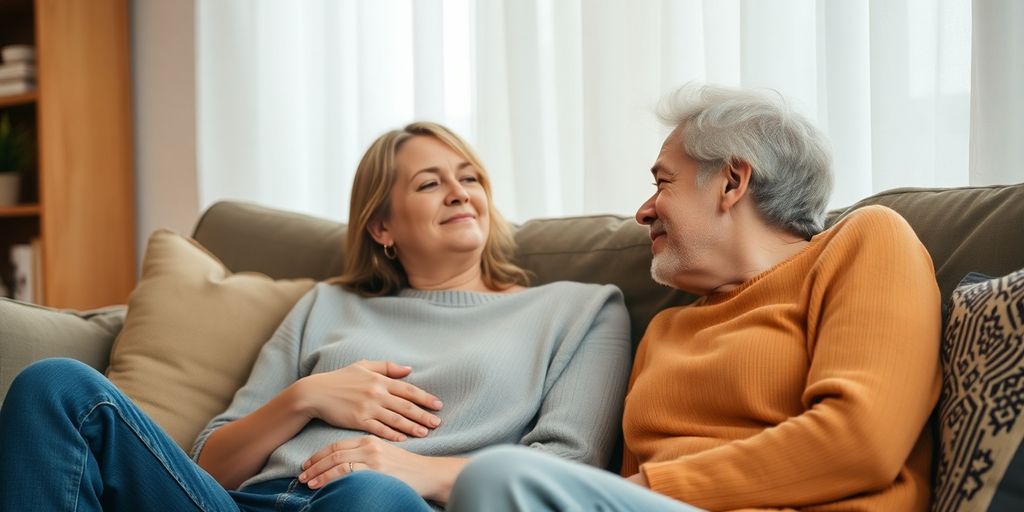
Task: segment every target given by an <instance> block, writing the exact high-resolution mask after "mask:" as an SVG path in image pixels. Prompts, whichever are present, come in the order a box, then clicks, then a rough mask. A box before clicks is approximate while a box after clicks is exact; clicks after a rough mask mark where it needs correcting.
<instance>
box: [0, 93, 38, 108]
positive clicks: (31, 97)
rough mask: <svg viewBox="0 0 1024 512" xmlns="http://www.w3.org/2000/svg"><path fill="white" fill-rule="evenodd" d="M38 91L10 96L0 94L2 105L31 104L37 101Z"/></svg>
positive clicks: (0, 105)
mask: <svg viewBox="0 0 1024 512" xmlns="http://www.w3.org/2000/svg"><path fill="white" fill-rule="evenodd" d="M36 97H38V93H36V91H32V92H26V93H24V94H14V95H10V96H0V107H14V106H18V105H29V104H32V103H35V102H36Z"/></svg>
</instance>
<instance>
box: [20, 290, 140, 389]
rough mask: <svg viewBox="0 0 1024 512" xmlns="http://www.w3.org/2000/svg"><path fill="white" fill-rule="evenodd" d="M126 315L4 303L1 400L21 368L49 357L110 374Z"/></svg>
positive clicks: (120, 309) (115, 310) (116, 309)
mask: <svg viewBox="0 0 1024 512" xmlns="http://www.w3.org/2000/svg"><path fill="white" fill-rule="evenodd" d="M126 310H127V308H126V307H125V306H111V307H107V308H103V309H97V310H92V311H81V312H79V311H69V310H58V309H51V308H45V307H42V306H36V305H34V304H27V303H24V302H18V301H15V300H11V299H6V298H0V400H3V397H5V396H6V395H7V389H8V388H9V387H10V386H11V381H13V380H14V378H15V377H16V376H17V375H18V373H19V372H20V371H21V370H22V368H24V367H26V366H28V365H29V364H31V363H32V362H34V361H38V360H40V359H44V358H47V357H71V358H74V359H78V360H79V361H82V362H83V363H86V364H88V365H89V366H92V367H93V368H96V369H97V370H99V371H101V372H102V371H105V370H106V368H107V361H108V360H109V357H110V346H111V344H113V342H114V338H115V337H117V334H118V333H119V332H120V331H121V325H122V324H123V323H124V315H125V311H126Z"/></svg>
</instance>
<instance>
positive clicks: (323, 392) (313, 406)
mask: <svg viewBox="0 0 1024 512" xmlns="http://www.w3.org/2000/svg"><path fill="white" fill-rule="evenodd" d="M411 372H412V368H409V367H408V366H400V365H397V364H395V363H392V362H390V361H359V362H357V363H353V364H351V365H348V366H346V367H344V368H341V369H339V370H334V371H331V372H325V373H316V374H313V375H309V376H307V377H304V378H302V379H300V380H299V381H298V382H297V383H296V384H298V385H299V386H301V390H302V393H301V394H302V396H303V397H304V400H305V403H306V407H305V410H306V411H307V414H308V415H309V417H310V418H319V419H321V420H323V421H325V422H327V423H329V424H331V425H333V426H335V427H341V428H347V429H352V430H361V431H363V432H369V433H371V434H374V435H377V436H380V437H382V438H384V439H389V440H391V441H404V440H405V439H406V435H411V436H416V437H424V436H426V435H427V433H428V432H429V429H433V428H436V427H437V426H438V425H440V424H441V419H440V418H438V417H437V416H434V415H433V414H431V413H429V412H427V411H425V410H424V408H427V409H433V410H435V411H436V410H440V409H441V407H442V405H443V404H442V403H441V401H440V400H438V398H437V397H436V396H434V395H431V394H430V393H427V392H426V391H423V390H422V389H420V388H418V387H416V386H413V385H412V384H409V383H406V382H401V381H399V380H397V379H401V378H403V377H406V376H408V375H409V373H411Z"/></svg>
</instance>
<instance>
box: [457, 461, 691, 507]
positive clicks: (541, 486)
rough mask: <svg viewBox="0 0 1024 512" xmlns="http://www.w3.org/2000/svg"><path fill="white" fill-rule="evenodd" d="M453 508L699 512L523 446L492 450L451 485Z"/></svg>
mask: <svg viewBox="0 0 1024 512" xmlns="http://www.w3.org/2000/svg"><path fill="white" fill-rule="evenodd" d="M448 510H449V511H451V512H461V511H467V512H472V511H476V510H486V511H488V512H519V511H529V512H544V511H574V512H575V511H580V512H582V511H588V510H599V511H603V512H653V511H662V510H664V511H672V512H698V511H699V510H700V509H698V508H696V507H691V506H689V505H686V504H683V503H680V502H678V501H675V500H673V499H670V498H668V497H666V496H662V495H660V494H658V493H656V492H653V491H651V490H649V489H646V488H644V487H641V486H639V485H636V484H634V483H632V482H629V481H627V480H626V479H625V478H622V477H620V476H618V475H615V474H612V473H609V472H607V471H603V470H600V469H597V468H593V467H590V466H585V465H583V464H578V463H575V462H569V461H567V460H564V459H560V458H558V457H555V456H553V455H549V454H547V453H543V452H541V451H540V450H535V449H532V448H526V447H523V446H502V447H497V448H488V449H487V450H483V451H481V452H480V453H479V454H477V455H475V456H474V457H473V458H472V459H470V461H469V464H467V465H466V467H464V468H463V469H462V472H461V473H459V478H458V479H457V480H455V487H454V488H453V489H452V495H451V501H449V503H448Z"/></svg>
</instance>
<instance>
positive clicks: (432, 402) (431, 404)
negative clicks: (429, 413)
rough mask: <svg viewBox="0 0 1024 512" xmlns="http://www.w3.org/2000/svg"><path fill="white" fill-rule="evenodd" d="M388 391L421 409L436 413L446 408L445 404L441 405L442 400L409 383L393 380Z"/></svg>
mask: <svg viewBox="0 0 1024 512" xmlns="http://www.w3.org/2000/svg"><path fill="white" fill-rule="evenodd" d="M388 391H390V392H391V394H392V395H395V396H398V397H402V398H404V399H406V400H408V401H410V402H412V403H414V404H418V405H419V406H420V407H425V408H427V409H433V410H435V411H439V410H441V408H442V407H444V404H443V403H441V400H439V399H438V398H437V397H436V396H434V395H431V394H430V393H427V392H426V391H423V390H422V389H420V388H418V387H416V386H413V385H412V384H409V383H408V382H402V381H400V380H392V381H391V382H390V383H389V385H388Z"/></svg>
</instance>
